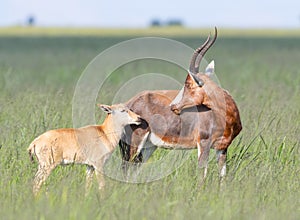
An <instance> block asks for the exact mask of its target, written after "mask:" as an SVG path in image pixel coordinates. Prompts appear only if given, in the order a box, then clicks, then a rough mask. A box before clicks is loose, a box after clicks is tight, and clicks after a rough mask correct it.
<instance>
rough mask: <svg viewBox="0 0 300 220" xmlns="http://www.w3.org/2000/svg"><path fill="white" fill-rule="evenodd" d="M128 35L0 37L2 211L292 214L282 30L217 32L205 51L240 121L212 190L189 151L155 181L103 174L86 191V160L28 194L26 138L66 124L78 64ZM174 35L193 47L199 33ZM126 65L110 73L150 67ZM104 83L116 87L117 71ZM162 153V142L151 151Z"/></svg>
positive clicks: (298, 115) (296, 81) (292, 135)
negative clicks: (223, 174) (224, 171)
mask: <svg viewBox="0 0 300 220" xmlns="http://www.w3.org/2000/svg"><path fill="white" fill-rule="evenodd" d="M221 34H222V33H221ZM128 38H129V35H126V36H125V37H122V36H114V37H110V36H102V37H97V36H94V37H85V36H80V37H70V36H69V37H59V36H56V37H45V36H44V37H38V36H32V37H30V36H27V37H20V36H19V37H9V36H7V37H5V36H2V37H0V146H1V148H0V216H1V218H2V219H158V218H159V219H173V218H174V219H183V218H186V219H196V218H197V219H282V218H284V219H297V218H299V216H300V209H299V207H300V201H299V198H300V187H299V185H300V184H299V183H300V159H299V158H300V150H299V133H300V126H299V121H300V99H299V94H300V93H299V92H300V91H299V85H300V70H299V60H300V53H299V51H300V39H299V38H293V37H291V36H289V37H287V38H278V37H276V38H270V37H257V36H256V37H243V38H238V37H229V36H228V37H225V38H222V37H221V38H220V39H218V41H217V42H216V44H215V46H214V47H213V48H212V49H211V50H210V51H209V52H208V54H207V56H206V59H207V60H210V59H212V58H213V59H215V61H216V72H217V74H218V77H219V79H220V81H221V83H222V86H223V87H224V88H225V89H227V90H229V92H230V93H231V94H232V95H233V96H234V98H235V100H236V102H237V104H238V106H239V109H240V112H241V118H242V122H243V131H242V133H241V134H240V135H239V136H238V137H237V138H236V140H235V141H234V142H233V143H232V145H231V147H230V148H229V155H228V176H227V179H226V182H225V185H224V186H223V187H222V188H221V189H220V188H219V186H218V175H217V167H216V164H215V160H212V161H211V162H210V170H209V173H208V179H207V181H206V183H205V185H204V187H203V188H200V189H199V188H198V187H197V184H198V180H199V178H200V177H199V170H198V169H197V159H196V157H197V156H196V155H197V152H196V151H195V150H194V151H193V153H192V156H191V157H190V158H189V159H188V160H187V161H186V162H185V163H184V164H183V166H182V167H180V168H179V169H177V170H176V171H174V172H173V173H172V174H171V175H169V176H168V177H166V178H164V179H161V180H158V181H155V182H152V183H144V184H125V183H121V182H118V181H114V180H111V179H109V178H107V188H106V190H105V191H104V192H101V193H99V192H98V191H97V188H96V182H95V184H94V187H93V189H92V190H91V192H90V194H89V196H87V197H84V184H85V168H84V167H82V166H69V167H61V168H58V169H56V170H55V172H54V173H52V175H51V176H50V178H49V179H48V181H47V183H46V186H45V187H44V188H43V190H42V192H41V195H40V196H39V197H38V198H36V199H35V198H33V196H32V193H31V181H32V179H33V176H34V174H35V171H36V168H37V164H32V163H31V162H30V161H29V158H28V155H27V152H26V149H27V147H28V145H29V144H30V142H31V141H32V140H33V139H34V137H36V136H38V135H39V134H41V133H43V132H44V131H47V130H49V129H54V128H61V127H71V126H72V96H73V93H74V88H75V86H76V82H77V80H78V79H79V77H80V75H81V73H82V71H83V70H84V68H85V67H86V65H87V64H88V63H89V62H90V60H91V59H93V58H94V57H95V56H96V55H98V54H99V53H100V52H101V51H103V50H104V49H106V48H108V47H110V46H112V45H114V44H115V43H117V42H120V41H122V40H126V39H128ZM173 38H174V39H176V40H179V41H181V42H183V43H186V44H188V45H189V46H191V47H193V48H195V47H197V46H198V45H199V43H201V42H202V40H203V39H198V38H196V37H194V36H190V37H189V36H184V37H180V36H179V37H176V36H173ZM132 65H133V66H130V65H129V66H125V67H124V68H123V69H121V70H119V71H123V72H124V74H126V73H127V72H130V71H132V70H135V71H137V72H140V71H143V70H144V69H145V68H147V70H148V68H149V67H148V66H147V65H149V64H147V63H143V62H138V63H135V64H132ZM163 68H165V69H166V71H170V70H172V71H174V69H176V68H174V67H163ZM154 70H155V68H154ZM175 71H176V70H175ZM131 74H132V72H131ZM110 83H111V85H112V87H113V86H119V84H120V79H118V78H115V79H112V80H111V81H110ZM101 101H103V102H107V103H109V101H110V100H109V99H106V100H101ZM163 154H164V151H162V150H161V151H158V152H156V154H155V155H154V156H155V157H156V158H159V156H160V155H163ZM211 154H214V152H211ZM46 188H47V193H46Z"/></svg>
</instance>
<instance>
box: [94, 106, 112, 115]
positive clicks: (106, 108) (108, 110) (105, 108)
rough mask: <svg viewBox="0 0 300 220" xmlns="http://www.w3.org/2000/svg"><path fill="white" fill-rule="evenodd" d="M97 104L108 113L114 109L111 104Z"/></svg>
mask: <svg viewBox="0 0 300 220" xmlns="http://www.w3.org/2000/svg"><path fill="white" fill-rule="evenodd" d="M97 106H98V107H99V108H100V109H101V110H102V111H104V112H106V113H107V114H110V113H112V109H111V107H110V106H109V105H103V104H97Z"/></svg>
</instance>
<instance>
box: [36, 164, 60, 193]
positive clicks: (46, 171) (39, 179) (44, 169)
mask: <svg viewBox="0 0 300 220" xmlns="http://www.w3.org/2000/svg"><path fill="white" fill-rule="evenodd" d="M54 168H55V166H40V165H39V168H38V171H37V172H36V174H35V177H34V180H33V194H34V195H35V196H36V195H37V194H38V192H39V191H40V188H41V186H42V184H43V183H45V181H46V179H47V178H48V176H49V175H50V173H51V171H52V170H53V169H54Z"/></svg>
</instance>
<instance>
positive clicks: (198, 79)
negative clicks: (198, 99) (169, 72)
mask: <svg viewBox="0 0 300 220" xmlns="http://www.w3.org/2000/svg"><path fill="white" fill-rule="evenodd" d="M189 75H190V77H191V78H192V79H193V80H194V81H195V83H197V85H198V86H200V87H202V86H203V85H204V82H203V80H202V79H200V78H199V77H198V76H197V75H195V74H193V73H190V72H189Z"/></svg>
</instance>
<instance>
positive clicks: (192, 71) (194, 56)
mask: <svg viewBox="0 0 300 220" xmlns="http://www.w3.org/2000/svg"><path fill="white" fill-rule="evenodd" d="M209 40H210V34H209V35H208V37H207V39H206V41H205V42H204V44H202V46H201V47H199V48H197V49H196V50H195V52H194V54H193V56H192V59H191V62H190V68H189V71H190V73H192V74H196V73H197V72H196V69H195V62H196V59H197V57H198V55H199V53H200V52H201V50H203V48H204V47H205V46H206V45H207V44H208V43H209Z"/></svg>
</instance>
